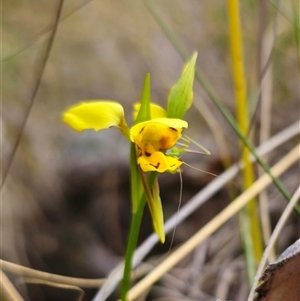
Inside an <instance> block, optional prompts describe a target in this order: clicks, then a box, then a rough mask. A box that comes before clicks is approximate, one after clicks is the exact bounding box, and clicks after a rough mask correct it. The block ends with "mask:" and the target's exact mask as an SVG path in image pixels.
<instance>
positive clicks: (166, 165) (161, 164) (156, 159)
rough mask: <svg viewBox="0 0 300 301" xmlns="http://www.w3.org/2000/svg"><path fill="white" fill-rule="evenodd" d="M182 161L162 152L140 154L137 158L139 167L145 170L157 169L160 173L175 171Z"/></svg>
mask: <svg viewBox="0 0 300 301" xmlns="http://www.w3.org/2000/svg"><path fill="white" fill-rule="evenodd" d="M182 163H183V162H182V161H180V160H179V159H177V158H175V157H171V156H165V155H164V154H163V153H162V152H155V153H153V154H152V155H151V156H149V157H147V156H140V157H139V158H138V164H139V165H140V167H141V169H142V170H143V171H145V172H147V171H157V172H160V173H163V172H166V171H171V172H172V171H175V170H177V169H178V168H179V167H180V166H181V165H182Z"/></svg>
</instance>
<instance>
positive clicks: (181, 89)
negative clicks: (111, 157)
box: [167, 52, 198, 119]
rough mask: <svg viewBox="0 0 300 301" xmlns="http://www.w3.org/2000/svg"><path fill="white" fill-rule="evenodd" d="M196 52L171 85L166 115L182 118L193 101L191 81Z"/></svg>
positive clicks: (193, 75)
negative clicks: (175, 81) (176, 80)
mask: <svg viewBox="0 0 300 301" xmlns="http://www.w3.org/2000/svg"><path fill="white" fill-rule="evenodd" d="M197 55H198V54H197V52H196V53H194V55H193V56H192V58H191V59H190V60H189V61H188V62H187V64H186V65H185V67H184V69H183V71H182V74H181V77H180V78H179V80H178V82H177V83H176V84H175V85H174V86H173V87H172V89H171V90H170V93H169V96H168V110H167V117H169V118H179V119H182V118H183V116H184V114H185V113H186V111H187V110H188V109H189V108H190V107H191V105H192V103H193V83H194V77H195V65H196V60H197Z"/></svg>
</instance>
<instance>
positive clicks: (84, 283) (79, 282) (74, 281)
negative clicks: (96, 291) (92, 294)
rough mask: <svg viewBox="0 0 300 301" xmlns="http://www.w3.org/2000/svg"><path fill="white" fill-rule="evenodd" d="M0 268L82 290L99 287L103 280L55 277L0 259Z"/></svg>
mask: <svg viewBox="0 0 300 301" xmlns="http://www.w3.org/2000/svg"><path fill="white" fill-rule="evenodd" d="M0 266H1V268H2V269H3V270H4V271H7V272H9V273H13V274H16V275H20V276H24V277H30V278H36V279H39V280H41V281H42V280H43V281H49V282H55V283H59V284H63V285H74V286H79V287H83V288H95V287H99V286H101V285H102V284H103V283H104V282H105V279H84V278H74V277H67V276H61V275H56V274H52V273H46V272H42V271H38V270H34V269H31V268H27V267H24V266H21V265H18V264H15V263H12V262H8V261H5V260H1V259H0Z"/></svg>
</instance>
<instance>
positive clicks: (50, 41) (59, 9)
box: [0, 0, 64, 189]
mask: <svg viewBox="0 0 300 301" xmlns="http://www.w3.org/2000/svg"><path fill="white" fill-rule="evenodd" d="M63 3H64V0H60V2H59V5H58V9H57V14H56V19H55V24H54V27H53V31H52V33H51V36H50V39H49V43H48V46H47V49H46V52H45V56H44V58H43V59H42V63H41V68H40V70H39V72H38V76H37V82H36V84H35V86H34V88H33V91H32V95H31V98H30V103H29V106H28V108H27V111H26V112H25V117H24V119H23V121H22V123H21V126H20V130H19V133H18V136H17V139H16V142H15V144H14V146H13V149H12V151H11V154H10V156H9V158H8V164H7V167H6V170H5V171H4V172H3V175H2V183H1V187H0V189H2V188H3V186H4V184H5V180H6V178H7V175H8V172H9V170H10V167H11V164H12V162H13V160H14V157H15V155H16V152H17V150H18V147H19V145H20V142H21V140H22V137H23V133H24V129H25V126H26V123H27V120H28V118H29V115H30V112H31V109H32V107H33V105H34V102H35V97H36V95H37V92H38V90H39V87H40V84H41V81H42V77H43V74H44V71H45V68H46V65H47V62H48V59H49V56H50V53H51V49H52V45H53V42H54V38H55V35H56V32H57V28H58V24H59V20H60V16H61V12H62V8H63Z"/></svg>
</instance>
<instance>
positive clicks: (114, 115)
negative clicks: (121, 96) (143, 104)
mask: <svg viewBox="0 0 300 301" xmlns="http://www.w3.org/2000/svg"><path fill="white" fill-rule="evenodd" d="M63 121H64V122H65V123H66V124H68V125H69V126H70V127H72V128H73V129H74V130H76V131H78V132H82V131H83V130H89V129H92V130H95V131H100V130H103V129H107V128H110V127H113V126H116V127H120V128H124V127H126V122H125V119H124V110H123V107H122V106H121V105H120V104H119V103H117V102H113V101H91V102H83V103H81V104H79V105H75V106H73V107H71V108H69V109H68V110H67V111H66V112H65V113H64V114H63Z"/></svg>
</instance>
